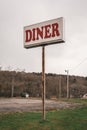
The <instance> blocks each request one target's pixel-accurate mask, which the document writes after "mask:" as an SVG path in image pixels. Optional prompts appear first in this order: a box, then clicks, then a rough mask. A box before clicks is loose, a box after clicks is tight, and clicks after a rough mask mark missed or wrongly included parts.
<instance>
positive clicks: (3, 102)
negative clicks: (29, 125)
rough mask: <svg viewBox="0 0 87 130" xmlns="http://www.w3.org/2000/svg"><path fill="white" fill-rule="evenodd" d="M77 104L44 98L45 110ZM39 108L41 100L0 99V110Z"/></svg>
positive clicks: (33, 109) (75, 104) (30, 109)
mask: <svg viewBox="0 0 87 130" xmlns="http://www.w3.org/2000/svg"><path fill="white" fill-rule="evenodd" d="M78 105H81V104H78V103H68V102H60V101H53V100H46V110H54V109H56V110H57V109H65V108H73V107H77V106H78ZM41 110H42V100H37V99H20V98H8V99H7V98H4V99H0V112H21V111H23V112H28V111H41Z"/></svg>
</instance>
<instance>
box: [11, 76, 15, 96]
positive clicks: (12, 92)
mask: <svg viewBox="0 0 87 130" xmlns="http://www.w3.org/2000/svg"><path fill="white" fill-rule="evenodd" d="M11 97H14V77H12V88H11Z"/></svg>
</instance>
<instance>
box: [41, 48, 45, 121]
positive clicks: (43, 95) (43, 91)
mask: <svg viewBox="0 0 87 130" xmlns="http://www.w3.org/2000/svg"><path fill="white" fill-rule="evenodd" d="M42 87H43V89H42V105H43V120H45V118H46V116H45V115H46V113H45V87H46V86H45V46H42Z"/></svg>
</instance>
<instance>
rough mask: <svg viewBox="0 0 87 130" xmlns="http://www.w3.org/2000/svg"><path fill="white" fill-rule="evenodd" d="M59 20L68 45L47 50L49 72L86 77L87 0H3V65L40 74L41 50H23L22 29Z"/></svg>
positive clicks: (0, 27) (0, 19) (0, 42)
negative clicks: (63, 26) (62, 19)
mask: <svg viewBox="0 0 87 130" xmlns="http://www.w3.org/2000/svg"><path fill="white" fill-rule="evenodd" d="M59 17H64V20H65V41H66V42H65V43H61V44H55V45H49V46H47V47H46V52H45V55H46V61H45V62H46V65H45V66H46V73H57V74H66V73H65V69H68V70H69V73H70V75H80V76H87V0H0V66H2V69H8V67H9V66H10V69H11V70H14V69H15V70H16V69H18V68H19V69H20V70H24V69H25V70H26V71H27V72H41V71H42V69H41V67H42V61H41V60H42V59H41V54H42V48H41V47H38V48H32V49H25V48H24V47H23V27H24V26H27V25H31V24H35V23H39V22H43V21H47V20H51V19H55V18H59Z"/></svg>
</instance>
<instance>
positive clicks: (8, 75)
mask: <svg viewBox="0 0 87 130" xmlns="http://www.w3.org/2000/svg"><path fill="white" fill-rule="evenodd" d="M41 77H42V76H41V73H25V72H16V71H0V97H11V96H15V97H16V96H21V95H22V96H23V93H29V96H30V97H41V96H42V81H41ZM59 86H61V88H60V87H59ZM69 87H70V96H71V97H82V96H83V95H84V94H85V93H87V77H79V76H69ZM53 96H56V97H57V98H59V97H66V75H57V74H46V97H47V98H50V97H53Z"/></svg>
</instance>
